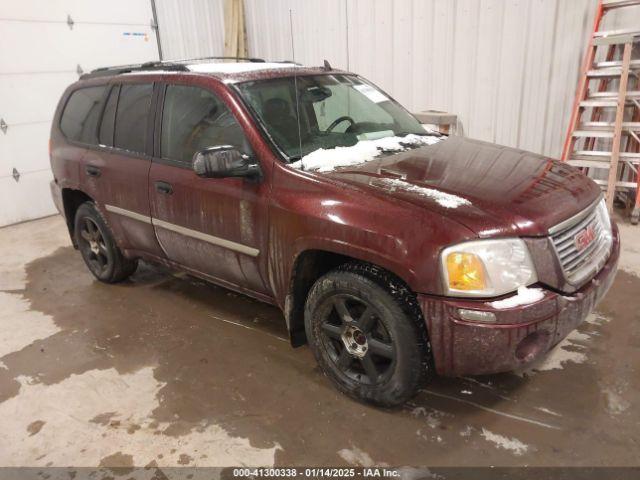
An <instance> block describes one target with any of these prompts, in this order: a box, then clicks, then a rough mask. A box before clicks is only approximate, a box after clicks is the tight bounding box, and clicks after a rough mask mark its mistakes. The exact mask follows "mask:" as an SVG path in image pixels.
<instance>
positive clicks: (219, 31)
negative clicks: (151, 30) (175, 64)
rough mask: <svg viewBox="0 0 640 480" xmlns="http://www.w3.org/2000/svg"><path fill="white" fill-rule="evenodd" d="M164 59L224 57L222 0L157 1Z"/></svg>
mask: <svg viewBox="0 0 640 480" xmlns="http://www.w3.org/2000/svg"><path fill="white" fill-rule="evenodd" d="M155 4H156V15H157V17H158V18H157V20H158V31H159V32H160V41H161V44H162V56H163V58H164V59H165V60H171V59H173V60H176V59H180V58H194V57H207V56H214V55H222V52H223V50H224V12H223V1H222V0H155Z"/></svg>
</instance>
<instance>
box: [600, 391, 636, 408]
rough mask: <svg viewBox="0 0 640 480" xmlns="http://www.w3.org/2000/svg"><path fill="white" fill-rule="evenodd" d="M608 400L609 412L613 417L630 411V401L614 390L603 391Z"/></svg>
mask: <svg viewBox="0 0 640 480" xmlns="http://www.w3.org/2000/svg"><path fill="white" fill-rule="evenodd" d="M602 393H604V395H605V398H606V400H607V411H608V412H609V413H610V414H611V415H620V414H621V413H624V412H625V411H626V410H628V409H629V407H630V406H631V404H630V403H629V401H628V400H626V399H624V398H623V397H622V395H620V394H619V393H618V392H616V391H615V390H613V389H612V388H606V389H604V390H603V391H602Z"/></svg>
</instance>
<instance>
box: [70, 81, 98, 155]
mask: <svg viewBox="0 0 640 480" xmlns="http://www.w3.org/2000/svg"><path fill="white" fill-rule="evenodd" d="M105 89H106V86H104V85H103V86H99V87H86V88H80V89H78V90H76V91H74V92H73V93H72V94H71V96H70V97H69V100H68V101H67V105H66V106H65V108H64V111H63V112H62V118H61V119H60V130H62V133H63V134H64V136H65V137H67V138H68V139H69V140H73V141H76V142H81V143H87V144H96V143H97V128H98V121H99V120H100V112H101V110H102V100H103V97H104V93H105Z"/></svg>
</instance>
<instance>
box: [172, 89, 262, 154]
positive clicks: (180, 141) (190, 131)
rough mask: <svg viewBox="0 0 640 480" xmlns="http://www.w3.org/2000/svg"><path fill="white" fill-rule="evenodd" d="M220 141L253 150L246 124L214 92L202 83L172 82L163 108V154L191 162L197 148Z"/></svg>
mask: <svg viewBox="0 0 640 480" xmlns="http://www.w3.org/2000/svg"><path fill="white" fill-rule="evenodd" d="M219 145H232V146H234V147H236V148H237V149H238V150H239V151H240V152H242V153H246V154H250V153H251V148H250V147H249V142H248V141H247V138H246V136H245V134H244V131H243V130H242V127H241V126H240V125H239V124H238V122H237V121H236V119H235V117H234V116H233V114H232V113H231V111H230V110H229V108H228V107H227V106H226V105H225V104H224V103H223V102H222V101H221V100H220V99H219V98H218V97H217V96H216V95H215V94H214V93H212V92H210V91H209V90H205V89H204V88H200V87H189V86H184V85H169V86H168V87H167V90H166V93H165V97H164V106H163V110H162V131H161V134H160V155H161V156H162V158H167V159H170V160H177V161H180V162H184V163H187V164H190V163H191V161H192V159H193V155H194V154H195V153H196V152H198V151H200V150H203V149H205V148H207V147H214V146H219Z"/></svg>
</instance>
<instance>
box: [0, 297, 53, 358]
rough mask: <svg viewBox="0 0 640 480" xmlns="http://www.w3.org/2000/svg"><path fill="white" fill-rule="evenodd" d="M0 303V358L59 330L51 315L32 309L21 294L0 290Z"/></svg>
mask: <svg viewBox="0 0 640 480" xmlns="http://www.w3.org/2000/svg"><path fill="white" fill-rule="evenodd" d="M0 305H1V306H2V308H1V309H0V358H2V357H4V356H5V355H8V354H9V353H13V352H17V351H20V350H22V349H23V348H25V347H26V346H28V345H31V344H32V343H33V342H35V341H37V340H42V339H43V338H47V337H50V336H51V335H54V334H56V333H57V332H59V331H60V328H59V327H58V326H57V325H56V324H55V323H54V321H53V318H52V317H50V316H49V315H45V314H43V313H41V312H38V311H32V310H31V309H30V308H31V304H30V302H29V301H28V300H25V299H24V298H22V295H19V294H15V293H6V292H0Z"/></svg>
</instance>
